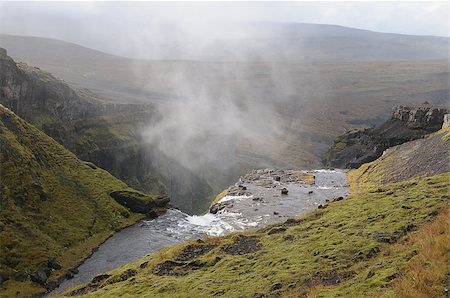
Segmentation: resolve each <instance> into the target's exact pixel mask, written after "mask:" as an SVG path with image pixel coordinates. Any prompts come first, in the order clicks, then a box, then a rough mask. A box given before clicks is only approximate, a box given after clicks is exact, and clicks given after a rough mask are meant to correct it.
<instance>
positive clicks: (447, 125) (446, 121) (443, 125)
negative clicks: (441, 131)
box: [442, 114, 450, 128]
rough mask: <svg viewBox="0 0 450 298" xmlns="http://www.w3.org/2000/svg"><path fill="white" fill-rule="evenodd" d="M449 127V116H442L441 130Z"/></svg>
mask: <svg viewBox="0 0 450 298" xmlns="http://www.w3.org/2000/svg"><path fill="white" fill-rule="evenodd" d="M447 127H450V114H445V115H444V123H442V128H447Z"/></svg>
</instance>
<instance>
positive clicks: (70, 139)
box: [0, 48, 224, 212]
mask: <svg viewBox="0 0 450 298" xmlns="http://www.w3.org/2000/svg"><path fill="white" fill-rule="evenodd" d="M0 103H1V104H3V105H4V106H6V107H8V108H10V109H11V110H13V111H14V112H15V113H16V114H17V115H19V116H20V117H21V118H23V119H25V120H26V121H28V122H29V123H31V124H33V125H35V126H36V127H37V128H39V129H41V130H42V131H44V132H45V133H46V134H48V135H49V136H51V137H53V138H54V139H55V140H56V141H58V142H59V143H61V144H62V145H64V147H66V148H67V149H69V150H70V151H72V152H73V153H75V154H76V155H77V157H79V158H80V159H83V160H87V161H90V162H93V163H95V164H96V165H98V166H99V167H101V168H103V169H106V170H107V171H109V172H110V173H111V174H113V175H114V176H116V177H118V178H120V179H121V180H123V181H125V182H126V183H127V184H129V185H130V186H132V187H133V188H136V189H139V190H142V191H145V192H150V193H157V194H168V195H170V196H171V197H172V198H173V203H174V204H176V205H177V206H178V207H179V208H180V209H182V210H183V211H186V212H199V211H202V210H206V209H207V207H208V205H209V200H208V197H211V196H212V193H213V190H212V188H211V187H210V185H209V184H208V183H207V182H206V181H204V180H203V179H201V178H200V177H198V175H196V174H195V173H193V172H192V171H190V170H189V169H187V168H185V167H183V166H182V165H181V164H179V163H178V162H177V161H175V160H173V159H171V158H169V157H167V156H166V155H165V154H164V152H161V151H160V150H158V149H157V148H155V146H153V145H151V144H146V143H145V142H144V141H143V140H142V138H141V131H142V128H143V127H147V126H149V125H151V122H152V121H157V119H158V117H159V115H158V113H157V112H156V111H155V110H154V108H153V106H152V105H138V104H117V103H110V102H108V101H106V100H105V99H104V98H99V97H98V96H97V95H96V94H94V93H92V92H90V91H89V90H86V89H83V90H74V89H72V88H71V87H70V86H69V85H68V84H67V83H65V82H64V81H62V80H60V79H57V78H55V77H54V76H52V75H51V74H50V73H47V72H45V71H43V70H41V69H39V68H36V67H31V66H29V65H27V64H25V63H20V62H18V63H16V62H14V60H13V59H11V58H10V57H9V56H8V55H7V53H6V50H4V49H1V48H0ZM218 185H219V186H220V187H223V186H224V185H221V184H220V182H219V183H218Z"/></svg>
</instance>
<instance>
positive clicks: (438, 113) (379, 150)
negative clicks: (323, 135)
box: [323, 104, 449, 168]
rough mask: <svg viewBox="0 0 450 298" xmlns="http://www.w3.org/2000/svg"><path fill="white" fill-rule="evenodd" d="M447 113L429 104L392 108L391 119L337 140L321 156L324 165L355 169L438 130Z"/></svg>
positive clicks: (445, 109)
mask: <svg viewBox="0 0 450 298" xmlns="http://www.w3.org/2000/svg"><path fill="white" fill-rule="evenodd" d="M448 113H449V109H448V108H447V107H444V106H434V105H429V104H424V105H421V106H412V107H406V106H398V107H395V108H394V109H393V112H392V117H391V119H389V120H388V121H386V122H385V123H383V124H381V125H379V126H375V127H371V128H366V129H362V130H352V131H349V132H347V133H345V134H344V135H341V136H339V137H337V138H336V140H335V141H334V143H333V144H332V145H331V146H330V148H329V149H328V151H327V152H326V153H325V155H324V159H323V161H324V164H325V165H326V166H328V167H334V168H358V167H359V166H361V165H362V164H364V163H367V162H371V161H374V160H375V159H377V158H378V157H380V156H381V155H382V154H383V152H384V151H385V150H386V149H387V148H390V147H393V146H396V145H400V144H403V143H405V142H408V141H412V140H415V139H418V138H421V137H423V136H424V135H426V134H429V133H430V132H434V131H437V130H439V129H440V128H441V127H442V126H443V123H444V115H445V114H448Z"/></svg>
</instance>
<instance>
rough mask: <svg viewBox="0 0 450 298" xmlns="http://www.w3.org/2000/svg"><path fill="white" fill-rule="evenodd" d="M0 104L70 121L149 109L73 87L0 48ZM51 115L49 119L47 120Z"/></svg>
mask: <svg viewBox="0 0 450 298" xmlns="http://www.w3.org/2000/svg"><path fill="white" fill-rule="evenodd" d="M0 69H1V71H0V103H1V104H3V105H4V106H5V107H7V108H9V109H11V110H12V111H13V112H15V113H16V114H17V115H19V116H20V117H22V118H24V119H26V120H28V121H30V118H41V121H42V118H44V117H46V119H44V120H46V122H51V121H50V120H52V121H71V120H74V119H80V118H84V117H91V116H97V115H105V114H110V113H121V112H133V111H140V110H143V109H152V107H151V106H149V105H136V104H117V103H109V102H105V101H103V100H102V99H101V98H99V97H98V96H97V95H96V94H94V93H92V92H90V91H89V90H86V89H83V90H75V89H73V88H71V87H70V86H69V85H68V84H67V83H66V82H64V81H63V80H61V79H58V78H56V77H54V76H53V75H51V74H50V73H48V72H45V71H43V70H41V69H40V68H38V67H32V66H29V65H27V64H26V63H23V62H17V63H16V62H15V61H14V60H13V59H11V58H10V57H9V56H8V55H7V51H6V50H5V49H3V48H0ZM48 118H52V119H48Z"/></svg>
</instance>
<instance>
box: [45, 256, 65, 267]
mask: <svg viewBox="0 0 450 298" xmlns="http://www.w3.org/2000/svg"><path fill="white" fill-rule="evenodd" d="M47 266H48V267H49V268H51V269H55V270H60V269H61V268H62V266H61V265H60V264H58V262H57V261H56V259H55V258H50V259H49V260H48V261H47Z"/></svg>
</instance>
